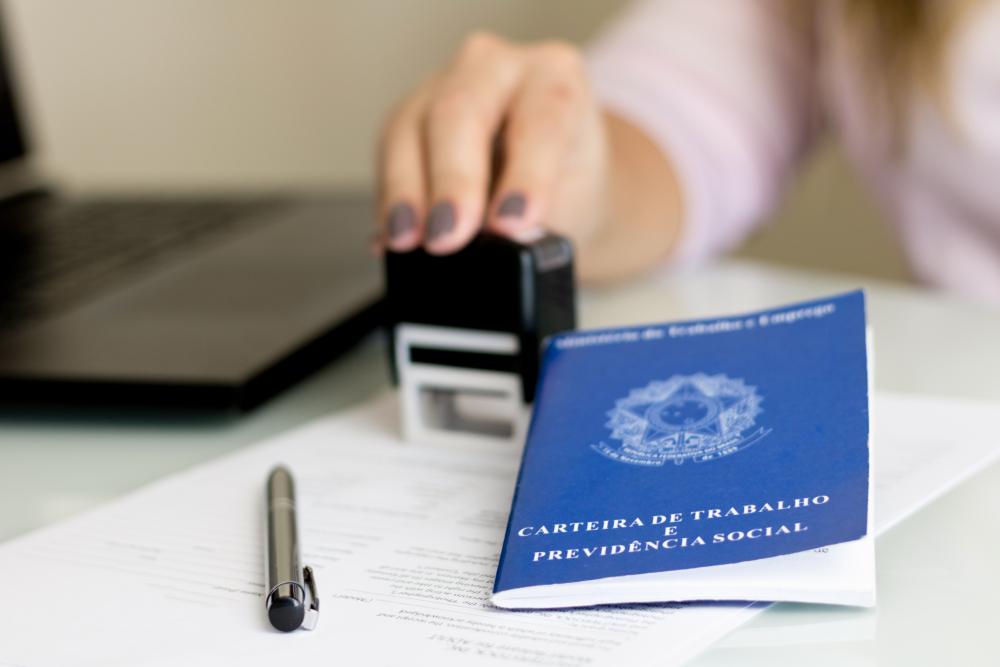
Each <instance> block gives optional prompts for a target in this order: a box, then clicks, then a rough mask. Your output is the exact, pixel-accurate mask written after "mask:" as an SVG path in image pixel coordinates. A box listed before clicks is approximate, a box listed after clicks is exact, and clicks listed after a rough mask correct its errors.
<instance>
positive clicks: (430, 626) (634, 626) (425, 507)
mask: <svg viewBox="0 0 1000 667" xmlns="http://www.w3.org/2000/svg"><path fill="white" fill-rule="evenodd" d="M874 410H875V414H876V418H875V420H874V431H873V440H874V441H875V442H876V444H875V447H874V452H875V461H874V472H875V478H876V496H875V512H876V529H877V530H883V529H884V528H885V527H887V526H890V525H892V524H894V523H896V522H898V521H899V520H901V519H902V518H903V517H905V516H906V515H907V514H909V513H912V512H913V511H914V510H915V509H917V508H918V507H919V506H921V505H922V504H925V503H926V502H928V501H929V500H931V499H933V498H934V497H936V496H938V495H940V494H941V493H943V492H944V491H945V490H947V489H948V488H950V487H951V486H953V485H954V484H956V483H958V482H959V481H960V480H962V479H964V478H965V477H967V476H968V475H970V474H972V473H973V472H974V471H976V470H978V469H981V468H982V467H984V466H985V465H987V464H988V463H989V462H990V461H992V460H994V459H996V458H997V455H998V454H1000V442H998V441H996V440H995V439H993V436H992V435H991V434H992V433H993V431H994V430H995V429H994V428H993V426H994V425H995V423H996V422H997V420H998V418H1000V406H995V405H988V404H966V403H959V402H952V401H935V400H932V399H926V398H909V397H900V396H884V395H883V396H876V398H875V402H874ZM397 413H398V409H397V405H396V402H395V397H394V396H393V395H386V396H385V397H384V398H382V399H379V400H378V401H376V402H374V403H372V404H370V405H367V406H364V407H362V408H360V409H357V410H354V411H352V412H349V413H344V414H341V415H336V416H332V417H328V418H325V419H322V420H319V421H317V422H314V423H312V424H310V425H307V426H305V427H303V428H301V429H298V430H296V431H293V432H291V433H289V434H286V435H283V436H281V437H279V438H277V439H274V440H271V441H269V442H267V443H264V444H261V445H258V446H256V447H252V448H249V449H247V450H245V451H243V452H240V453H237V454H235V455H232V456H229V457H226V458H223V459H221V460H218V461H216V462H213V463H211V464H208V465H205V466H202V467H200V468H197V469H195V470H193V471H190V472H186V473H182V474H179V475H176V476H173V477H170V478H167V479H164V480H162V481H160V482H157V483H155V484H153V485H151V486H149V487H147V488H145V489H142V490H140V491H138V492H136V493H133V494H131V495H130V496H127V497H126V498H124V499H122V500H120V501H117V502H115V503H112V504H109V505H107V506H105V507H103V508H100V509H98V510H96V511H93V512H90V513H88V514H86V515H83V516H81V517H79V518H76V519H73V520H71V521H69V522H66V523H63V524H59V525H56V526H53V527H50V528H46V529H44V530H41V531H38V532H36V533H33V534H30V535H28V536H25V537H22V538H20V539H17V540H15V541H13V542H10V543H8V544H6V545H4V546H2V547H0V568H2V570H0V571H3V572H4V573H5V574H6V576H5V591H4V597H5V602H4V604H2V605H0V665H2V666H11V665H17V666H20V667H35V666H43V665H58V666H60V667H62V666H64V665H200V664H213V665H218V664H240V665H251V666H252V665H268V666H270V665H273V664H275V663H277V662H281V663H284V662H286V661H288V660H292V659H294V660H296V661H297V660H303V661H306V663H307V664H308V663H315V664H328V663H335V664H345V665H399V664H410V665H422V664H434V665H476V664H483V665H501V664H511V665H515V664H527V665H552V666H560V667H561V666H567V667H572V666H576V665H621V664H631V665H674V664H679V663H681V662H683V661H685V660H687V659H688V658H690V657H692V656H693V655H695V654H697V653H698V652H700V651H702V650H703V649H705V648H706V647H707V646H709V645H710V644H711V643H712V642H714V641H715V640H716V639H718V638H719V637H721V636H723V635H724V634H726V633H727V632H729V631H730V630H732V629H733V628H735V627H737V626H738V625H740V624H742V623H744V622H745V621H747V620H749V619H750V618H751V617H753V616H754V615H755V614H756V613H758V612H759V611H760V610H761V609H763V608H764V607H765V606H766V604H763V603H757V604H749V603H736V604H667V605H629V606H620V607H605V608H594V609H581V610H571V611H561V612H551V611H526V612H511V611H505V610H500V609H497V608H494V607H491V606H490V605H489V604H488V602H487V600H488V598H489V593H490V590H491V587H492V583H493V575H494V571H495V568H496V561H497V555H498V551H499V549H500V545H501V542H502V539H503V530H504V526H505V523H506V516H507V511H508V510H509V507H510V495H511V493H512V490H513V485H514V477H515V475H516V473H517V467H518V462H519V452H515V451H511V450H509V449H503V448H498V447H489V446H485V445H474V446H473V445H470V446H463V445H457V444H455V445H448V446H440V447H432V446H417V445H408V444H403V443H402V442H401V441H400V440H399V437H398V435H397V433H398V421H397ZM277 463H285V464H287V465H288V466H289V467H290V468H291V469H292V470H293V472H294V473H295V475H296V482H297V484H298V496H299V498H298V506H299V525H300V530H301V532H302V537H301V541H302V548H303V563H304V564H308V565H312V566H313V567H314V569H315V571H316V579H317V583H318V589H319V597H320V600H321V613H320V620H319V625H318V627H317V628H316V630H315V631H313V632H305V631H299V632H295V633H291V634H282V633H278V632H277V631H274V630H273V629H271V628H270V626H269V625H268V622H267V619H266V616H265V613H264V604H263V588H264V583H263V578H264V577H263V543H264V537H263V534H264V530H263V528H264V527H263V502H264V498H263V497H264V480H265V478H266V475H267V473H268V471H269V470H270V468H271V467H272V466H274V465H275V464H277ZM815 557H816V558H822V557H823V554H822V553H817V554H815ZM859 613H860V612H859Z"/></svg>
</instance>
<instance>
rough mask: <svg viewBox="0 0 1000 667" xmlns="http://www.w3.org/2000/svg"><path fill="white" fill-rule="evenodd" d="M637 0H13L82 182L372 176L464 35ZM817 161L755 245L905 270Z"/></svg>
mask: <svg viewBox="0 0 1000 667" xmlns="http://www.w3.org/2000/svg"><path fill="white" fill-rule="evenodd" d="M623 4H624V2H622V1H621V0H392V1H390V0H368V1H365V0H6V2H5V6H6V9H7V12H6V13H7V23H8V26H7V27H8V30H9V31H10V32H12V41H13V49H14V51H15V52H16V55H17V56H18V61H19V62H18V70H19V74H20V78H21V83H22V86H21V87H22V89H23V93H24V97H25V98H26V100H27V106H28V108H29V110H30V112H31V113H30V115H31V119H32V122H33V136H34V139H35V143H36V146H37V149H38V154H39V157H40V162H41V163H42V166H43V167H44V168H45V170H46V171H47V173H49V174H51V175H54V176H56V177H57V178H58V179H59V181H60V182H62V183H63V184H64V185H67V186H69V187H72V188H75V189H78V190H95V189H97V190H107V189H115V190H120V189H123V188H133V189H143V190H193V189H219V188H222V189H245V188H259V187H263V188H268V189H274V188H303V189H312V188H329V187H331V186H347V187H356V186H362V187H363V186H365V185H367V184H368V183H369V182H370V176H371V173H372V145H373V141H374V137H375V133H376V130H377V127H378V123H379V119H380V117H381V116H382V114H383V113H384V110H385V109H386V107H387V106H388V105H389V104H390V103H391V102H392V100H394V99H396V98H397V97H398V96H399V95H401V94H402V93H403V92H404V91H406V90H407V89H408V88H409V87H410V86H411V85H413V83H414V82H415V81H417V80H418V79H419V78H420V77H421V76H422V75H423V74H424V73H425V72H427V71H428V70H429V69H430V68H432V67H434V66H435V65H437V64H439V63H441V62H442V61H443V60H444V59H445V58H446V57H447V55H448V54H449V52H450V51H451V50H452V49H453V48H454V47H455V45H456V44H457V43H458V41H459V40H460V39H461V36H462V35H463V34H464V33H465V32H467V31H468V30H470V29H472V28H476V27H484V28H489V29H493V30H496V31H498V32H501V33H503V34H505V35H509V36H511V37H516V38H521V39H532V38H539V37H545V36H559V37H564V38H568V39H572V40H577V41H580V40H585V39H586V38H587V37H588V36H589V35H591V34H593V32H594V31H595V30H596V29H597V27H598V26H599V25H600V24H601V22H602V21H604V20H605V19H606V18H607V17H608V16H610V15H612V14H613V13H614V12H615V10H616V9H617V8H618V7H620V6H622V5H623ZM805 173H806V175H805V177H804V179H803V187H799V188H797V189H796V191H795V192H794V194H793V195H792V197H791V198H790V201H791V205H790V208H789V209H788V211H790V212H788V211H786V212H785V213H784V214H783V215H781V216H779V223H778V224H777V225H774V226H771V227H769V228H768V229H767V230H766V231H764V232H763V233H762V234H760V235H759V236H758V237H757V238H755V239H754V240H753V242H752V243H751V244H750V246H749V247H748V249H747V251H746V252H748V253H750V254H752V255H754V256H758V257H765V258H769V259H776V260H779V261H792V262H800V263H801V262H805V263H807V264H810V265H816V266H822V267H825V268H834V269H851V270H864V271H869V272H874V273H877V274H880V275H888V276H898V275H902V271H901V268H900V267H901V264H900V262H899V260H898V254H894V251H893V249H892V247H891V244H890V243H888V242H887V239H886V237H885V235H884V234H879V233H877V231H878V229H879V227H878V225H877V224H873V222H875V220H874V218H875V217H876V216H875V215H874V213H873V210H872V208H871V207H870V205H869V204H868V203H867V202H866V200H865V199H864V198H863V197H862V196H860V195H859V192H858V189H857V187H856V184H855V183H854V182H853V180H852V179H851V178H850V176H849V174H847V173H846V171H845V169H844V167H843V164H842V160H840V159H839V157H838V155H837V154H836V153H834V152H830V151H826V152H824V153H823V154H822V156H821V157H820V158H819V160H818V161H816V162H815V163H814V165H813V167H812V168H811V169H809V170H807V172H805ZM857 247H864V248H865V252H863V253H858V252H856V251H855V248H857Z"/></svg>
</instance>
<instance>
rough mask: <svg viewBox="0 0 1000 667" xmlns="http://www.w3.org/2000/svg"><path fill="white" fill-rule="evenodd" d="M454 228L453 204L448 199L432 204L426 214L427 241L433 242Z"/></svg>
mask: <svg viewBox="0 0 1000 667" xmlns="http://www.w3.org/2000/svg"><path fill="white" fill-rule="evenodd" d="M453 229H455V206H454V204H452V203H451V202H450V201H443V202H440V203H437V204H435V205H434V208H432V209H431V212H430V215H428V216H427V241H428V242H429V243H433V242H434V241H437V240H438V239H440V238H441V237H442V236H447V235H448V234H449V233H450V232H451V230H453Z"/></svg>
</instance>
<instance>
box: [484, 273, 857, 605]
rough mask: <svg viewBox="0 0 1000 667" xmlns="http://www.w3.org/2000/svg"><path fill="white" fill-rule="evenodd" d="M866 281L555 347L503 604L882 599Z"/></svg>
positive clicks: (500, 593)
mask: <svg viewBox="0 0 1000 667" xmlns="http://www.w3.org/2000/svg"><path fill="white" fill-rule="evenodd" d="M868 340H869V336H868V332H867V326H866V317H865V297H864V293H863V292H860V291H857V292H851V293H848V294H844V295H841V296H836V297H831V298H828V299H821V300H818V301H812V302H808V303H800V304H795V305H789V306H785V307H782V308H777V309H773V310H767V311H762V312H754V313H747V314H744V315H739V316H733V317H724V318H719V319H713V320H702V321H688V322H675V323H667V324H655V325H649V326H639V327H629V328H621V329H606V330H597V331H578V332H573V333H566V334H561V335H558V336H555V337H553V338H552V339H550V340H549V341H548V343H547V345H546V349H545V352H544V358H543V362H542V367H541V372H540V376H539V384H538V391H537V395H536V399H535V406H534V410H533V414H532V420H531V426H530V429H529V432H528V437H527V441H526V444H525V449H524V455H523V460H522V463H521V472H520V475H519V477H518V482H517V488H516V491H515V494H514V500H513V504H512V508H511V513H510V518H509V524H508V526H507V532H506V536H505V540H504V547H503V551H502V553H501V556H500V561H499V565H498V567H497V575H496V580H495V585H494V592H493V596H492V601H493V603H494V604H496V605H497V606H500V607H506V608H556V607H574V606H589V605H597V604H609V603H629V602H667V601H684V600H789V601H800V602H817V603H833V604H847V605H861V606H870V605H873V604H874V602H875V563H874V560H875V557H874V542H873V538H872V535H871V525H872V507H871V495H872V494H871V487H870V481H871V475H870V469H869V464H870V460H871V450H870V443H869V387H870V382H869V381H870V372H869V363H868V361H869V346H868Z"/></svg>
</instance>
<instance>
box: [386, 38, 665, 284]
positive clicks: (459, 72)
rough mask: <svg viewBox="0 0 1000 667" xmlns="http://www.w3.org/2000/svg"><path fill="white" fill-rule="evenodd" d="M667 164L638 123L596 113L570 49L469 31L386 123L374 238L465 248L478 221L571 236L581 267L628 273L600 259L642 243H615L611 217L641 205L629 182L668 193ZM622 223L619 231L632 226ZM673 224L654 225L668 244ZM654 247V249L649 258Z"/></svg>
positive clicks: (390, 243) (524, 233)
mask: <svg viewBox="0 0 1000 667" xmlns="http://www.w3.org/2000/svg"><path fill="white" fill-rule="evenodd" d="M623 150H624V153H622V151H623ZM636 150H638V151H639V153H640V155H638V156H637V155H635V154H634V153H635V151H636ZM643 151H645V153H643ZM650 156H652V159H653V160H655V162H656V164H654V165H652V166H653V167H654V169H653V171H652V173H643V174H632V173H631V172H632V171H633V170H634V169H646V170H647V171H648V168H649V167H650V166H651V165H650V164H649V159H650ZM617 158H623V159H617ZM619 165H621V166H622V167H623V168H624V169H620V168H618V166H619ZM655 167H659V169H656V168H655ZM665 167H666V164H665V162H664V160H663V158H662V156H661V155H660V153H659V152H658V151H657V150H656V148H655V147H653V146H652V144H651V143H650V142H649V141H648V140H647V139H646V138H645V137H644V136H643V135H641V133H639V132H638V130H636V129H634V128H632V127H631V126H629V125H627V124H626V123H624V122H622V121H620V120H617V119H614V118H609V117H605V116H604V115H602V113H601V110H600V108H599V107H598V105H597V103H596V101H595V100H594V97H593V96H592V94H591V91H590V87H589V85H588V81H587V77H586V73H585V70H584V67H583V62H582V58H581V56H580V54H579V52H578V51H577V49H576V48H574V47H573V46H570V45H568V44H564V43H561V42H542V43H538V44H528V45H517V44H512V43H510V42H507V41H505V40H503V39H501V38H499V37H496V36H493V35H490V34H485V33H477V34H474V35H472V36H470V37H469V38H468V39H467V40H466V41H465V44H464V45H463V46H462V48H461V49H460V50H459V52H458V54H457V55H456V56H455V58H454V59H453V61H452V62H451V63H450V65H449V66H448V67H447V68H446V69H445V70H444V71H443V72H440V73H438V74H436V75H434V76H432V77H431V78H430V79H429V80H427V81H426V82H425V83H424V84H423V85H421V86H420V87H419V88H417V90H416V91H415V92H413V93H412V94H411V95H410V96H409V97H407V98H406V99H404V100H403V101H402V103H401V104H400V105H399V106H398V107H397V109H396V110H395V112H394V113H393V114H392V115H391V116H390V118H389V119H388V121H387V122H386V124H385V126H384V129H383V131H382V137H381V142H380V150H379V167H378V182H379V219H380V221H381V222H380V226H381V232H382V233H381V238H382V240H383V243H384V244H385V246H386V247H388V248H389V249H391V250H394V251H407V250H412V249H414V248H416V247H418V246H420V245H423V246H424V247H425V248H426V249H427V250H428V252H431V253H435V254H446V253H451V252H454V251H456V250H458V249H460V248H462V247H463V246H464V245H465V244H466V243H468V241H469V240H470V239H471V238H472V237H473V236H474V235H475V234H476V233H477V232H478V231H479V229H480V227H481V226H482V225H483V223H484V221H485V224H486V225H487V227H489V228H490V229H492V230H494V231H496V232H498V233H501V234H504V235H507V236H510V237H513V238H526V237H530V236H531V235H534V234H537V233H538V231H539V230H540V229H541V228H542V226H543V225H544V228H545V229H548V230H551V231H554V232H557V233H560V234H563V235H565V236H567V237H569V238H570V239H572V240H573V241H574V242H575V244H576V246H577V253H578V256H579V257H580V260H581V262H580V264H581V269H586V268H587V267H588V265H595V266H596V267H597V270H596V273H597V277H601V276H603V275H615V274H617V273H628V272H631V271H630V270H625V271H621V270H620V269H615V268H614V266H612V265H611V264H609V262H625V263H626V266H627V265H628V262H629V261H630V258H629V257H627V256H625V257H623V256H621V255H620V254H618V255H617V256H616V257H609V256H605V255H607V252H606V250H608V249H612V250H619V251H620V250H621V248H619V247H618V246H620V242H621V241H623V240H624V241H625V243H626V244H627V245H632V244H633V243H634V242H638V243H640V244H642V243H643V242H644V240H645V241H647V242H648V239H644V238H643V237H642V235H640V237H639V238H637V239H632V241H629V240H627V239H617V240H616V238H615V237H617V236H620V234H618V233H617V232H615V230H614V227H615V226H613V225H610V221H611V220H612V219H613V218H616V217H617V216H618V215H619V214H622V213H626V214H629V213H631V212H634V210H638V209H636V205H637V204H638V203H641V202H637V201H629V200H630V199H633V198H634V197H635V196H636V195H637V194H641V193H636V192H635V188H636V187H640V188H643V187H644V188H645V189H647V190H649V189H652V190H653V191H656V190H660V191H663V190H664V188H666V189H667V190H668V191H669V190H670V188H669V186H670V185H671V184H672V183H673V179H672V175H671V173H670V171H669V169H666V168H665ZM616 170H617V171H618V173H614V172H615V171H616ZM623 172H627V173H623ZM633 176H634V177H635V178H632V177H633ZM656 177H660V178H662V179H663V180H662V181H659V182H657V181H655V180H652V179H654V178H656ZM630 181H635V182H630ZM675 190H676V188H675V187H674V191H675ZM651 196H653V195H652V193H649V192H647V193H645V195H644V199H645V200H648V199H650V198H651ZM623 222H624V226H623V231H627V229H628V227H629V226H630V224H629V223H630V221H623ZM670 222H671V221H669V220H666V221H663V227H664V228H665V230H666V231H667V235H666V237H667V239H669V240H671V241H672V238H673V236H674V230H673V227H674V226H675V225H671V224H670ZM609 234H610V236H609ZM598 240H601V241H602V242H601V243H596V242H597V241H598ZM605 241H606V242H607V243H605ZM608 243H610V246H609V245H608ZM663 245H664V244H663V243H660V244H659V246H663ZM667 245H669V243H667ZM600 246H603V248H604V250H603V251H602V249H601V247H600ZM644 250H645V254H646V255H649V254H650V253H649V248H648V246H647V247H646V248H645V249H644ZM662 254H664V251H663V248H662V247H661V248H660V252H657V253H656V257H657V258H659V257H661V256H662ZM640 263H643V262H642V261H641V259H640ZM645 263H648V262H645ZM602 266H603V267H604V268H603V269H601V267H602ZM635 268H641V267H631V270H633V271H634V269H635ZM607 269H611V271H610V274H609V273H608V271H607Z"/></svg>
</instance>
